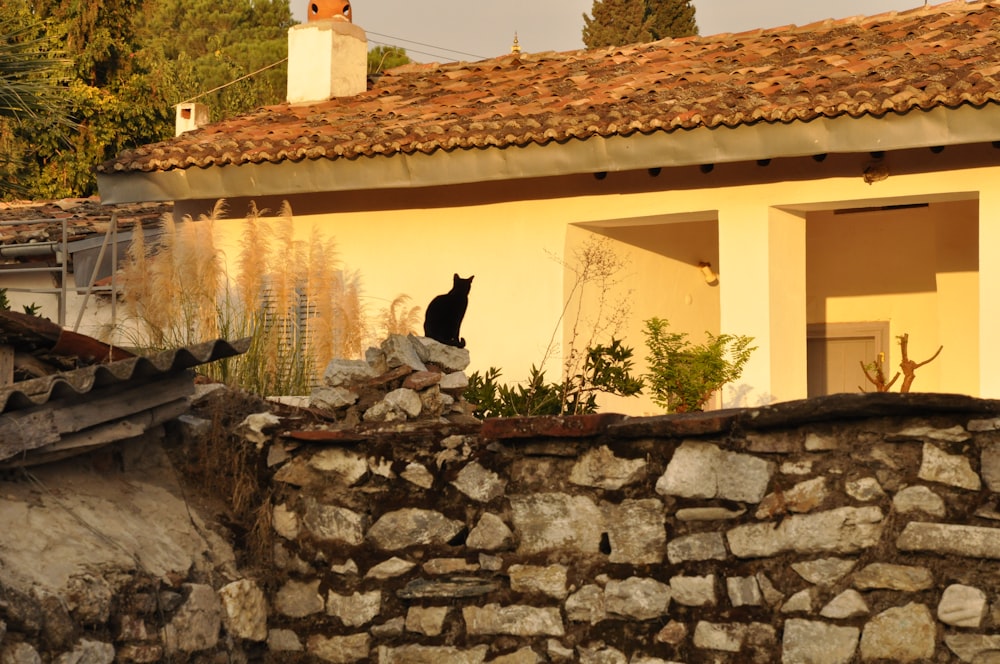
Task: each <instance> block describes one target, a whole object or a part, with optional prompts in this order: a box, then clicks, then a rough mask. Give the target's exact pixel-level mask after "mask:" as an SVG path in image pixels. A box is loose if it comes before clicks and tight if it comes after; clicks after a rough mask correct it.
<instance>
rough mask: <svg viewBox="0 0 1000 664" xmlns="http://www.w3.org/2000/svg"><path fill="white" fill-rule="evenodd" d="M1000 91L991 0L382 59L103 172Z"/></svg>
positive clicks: (827, 112) (703, 123)
mask: <svg viewBox="0 0 1000 664" xmlns="http://www.w3.org/2000/svg"><path fill="white" fill-rule="evenodd" d="M998 102H1000V0H996V1H991V2H974V3H965V2H962V1H961V0H959V1H957V2H949V3H945V4H942V5H937V6H933V7H928V8H924V7H920V8H917V9H913V10H909V11H905V12H890V13H886V14H882V15H879V16H875V17H853V18H847V19H841V20H826V21H820V22H817V23H812V24H809V25H805V26H801V27H796V26H783V27H779V28H773V29H769V30H753V31H749V32H744V33H740V34H736V35H734V34H724V35H716V36H711V37H688V38H683V39H674V40H664V41H661V42H655V43H652V44H638V45H633V46H625V47H612V48H605V49H595V50H584V51H571V52H565V53H553V52H548V53H538V54H527V53H520V54H518V55H517V56H512V55H508V56H503V57H499V58H494V59H491V60H484V61H481V62H472V63H452V64H424V65H421V64H415V65H407V66H404V67H399V68H397V69H393V70H390V71H388V72H386V73H385V74H384V75H382V76H381V77H379V78H378V79H377V80H375V81H374V82H373V83H372V84H371V85H370V86H369V90H368V91H367V92H365V93H363V94H360V95H357V96H355V97H350V98H340V99H331V100H329V101H325V102H320V103H314V104H306V105H298V106H290V105H288V104H281V105H277V106H271V107H267V108H262V109H259V110H258V111H256V112H254V113H251V114H249V115H246V116H243V117H238V118H233V119H230V120H227V121H224V122H220V123H216V124H213V125H209V126H207V127H204V128H202V129H200V130H196V131H193V132H189V133H186V134H183V135H182V136H180V137H177V138H174V139H171V140H169V141H166V142H163V143H158V144H154V145H147V146H142V147H139V148H136V149H134V150H128V151H125V152H123V153H121V154H120V155H119V156H118V157H117V158H116V159H113V160H110V161H108V162H105V163H104V164H102V165H101V166H100V167H99V171H100V172H102V173H123V172H129V171H141V172H149V171H156V170H169V169H183V168H189V167H192V166H197V167H208V166H213V165H219V166H221V165H227V164H248V163H264V162H272V163H278V162H282V161H286V160H287V161H300V160H303V159H339V158H355V157H358V156H365V155H368V156H371V155H391V154H395V153H416V152H422V153H433V152H435V151H437V150H453V149H468V148H473V147H482V146H497V147H506V146H513V145H527V144H531V143H536V144H546V143H549V142H552V141H566V140H568V139H572V138H576V139H586V138H589V137H591V136H604V137H610V136H614V135H627V134H631V133H634V132H643V133H651V132H655V131H668V132H669V131H674V130H676V129H695V128H698V127H716V126H722V125H725V126H729V127H736V126H739V125H744V124H752V123H756V122H792V121H797V120H801V121H809V120H812V119H815V118H818V117H827V118H834V117H839V116H850V117H859V116H862V115H866V114H868V115H875V116H881V115H884V114H886V113H905V112H907V111H910V110H913V109H929V108H933V107H937V106H942V107H948V108H954V107H957V106H961V105H963V104H972V105H977V106H978V105H983V104H989V103H998Z"/></svg>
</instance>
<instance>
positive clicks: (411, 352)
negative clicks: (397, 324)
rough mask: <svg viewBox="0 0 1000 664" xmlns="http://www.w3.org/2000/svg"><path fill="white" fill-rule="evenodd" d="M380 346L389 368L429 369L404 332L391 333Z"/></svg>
mask: <svg viewBox="0 0 1000 664" xmlns="http://www.w3.org/2000/svg"><path fill="white" fill-rule="evenodd" d="M379 348H380V350H381V351H382V353H383V355H384V356H385V365H386V367H388V368H389V369H395V368H396V367H410V368H411V369H413V370H414V371H427V367H426V366H424V363H423V362H421V361H420V355H419V354H418V353H417V349H416V348H415V347H414V346H413V344H412V343H411V342H410V339H409V338H408V337H405V336H403V335H402V334H390V335H389V336H388V338H387V339H386V340H385V341H383V342H382V345H381V346H380V347H379Z"/></svg>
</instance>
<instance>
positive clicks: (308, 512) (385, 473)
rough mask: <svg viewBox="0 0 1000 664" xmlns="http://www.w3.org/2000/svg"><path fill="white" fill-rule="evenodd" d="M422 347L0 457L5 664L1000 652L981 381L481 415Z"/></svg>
mask: <svg viewBox="0 0 1000 664" xmlns="http://www.w3.org/2000/svg"><path fill="white" fill-rule="evenodd" d="M439 346H440V345H435V344H428V343H427V342H426V340H420V339H418V338H415V337H413V338H406V337H396V338H392V339H389V340H387V342H386V343H385V344H383V345H382V347H381V348H380V349H377V350H374V351H371V352H370V353H369V355H368V358H367V361H365V362H338V363H334V364H333V365H331V367H330V368H329V370H328V371H327V375H326V377H325V381H326V384H325V385H324V387H323V388H321V389H320V390H318V391H317V393H316V394H314V395H313V399H312V401H311V407H310V409H309V410H301V409H299V410H296V409H289V408H286V407H279V406H271V407H267V406H265V405H264V404H263V403H262V402H259V401H256V400H252V399H251V400H248V399H247V398H246V395H238V394H236V393H229V392H228V391H226V390H218V391H216V392H215V393H213V396H212V397H210V399H219V400H221V401H223V402H224V403H226V404H227V405H228V407H229V408H228V410H227V411H225V412H228V413H229V415H227V417H229V419H228V420H227V419H221V420H220V419H219V417H218V413H220V412H223V411H221V410H212V409H207V407H206V408H201V407H199V408H196V409H195V411H194V412H192V414H191V415H190V416H187V417H185V418H184V422H183V425H182V426H180V428H179V433H180V435H181V440H180V442H179V443H174V444H171V445H168V446H167V451H168V452H169V453H170V454H169V456H170V459H172V460H174V463H173V466H171V464H170V463H169V460H168V459H166V457H167V456H168V455H167V454H164V451H163V448H161V447H160V446H159V443H155V444H154V443H152V442H151V443H149V444H147V445H146V446H145V447H143V446H139V445H134V444H133V445H127V446H122V447H119V448H111V449H109V450H105V451H102V452H95V453H92V455H90V456H89V457H80V458H77V459H73V460H70V461H66V462H63V463H62V464H61V465H52V466H48V467H45V468H42V469H38V470H35V471H32V472H31V473H18V472H14V471H12V473H13V474H11V475H9V476H7V477H0V495H2V496H3V500H2V501H0V526H2V527H3V529H4V532H6V533H8V536H7V537H5V538H3V539H2V540H0V664H39V663H41V662H56V663H57V664H112V662H158V661H169V662H177V663H185V662H191V663H195V664H201V663H209V662H211V663H215V662H246V663H250V662H269V663H270V662H274V663H282V664H285V663H290V664H296V663H300V662H301V663H323V662H332V663H353V662H370V663H378V664H397V663H398V664H422V663H432V664H466V663H479V662H483V663H495V664H522V663H523V664H528V663H534V662H583V663H588V664H617V663H627V664H661V663H663V662H684V663H687V664H697V663H701V662H712V663H716V662H725V663H730V662H731V663H743V662H761V663H764V662H782V663H786V664H793V663H812V664H835V663H840V662H843V663H847V662H975V663H977V664H988V663H990V662H1000V507H998V500H1000V402H997V401H986V400H978V399H972V398H968V397H963V396H959V395H932V394H906V395H900V394H856V395H835V396H831V397H825V398H821V399H812V400H806V401H799V402H790V403H784V404H776V405H773V406H768V407H763V408H757V409H740V410H729V411H715V412H709V413H699V414H689V415H679V416H661V417H647V418H625V417H623V416H620V415H611V414H602V415H593V416H581V417H570V418H550V417H542V418H508V419H499V420H487V421H485V422H480V421H478V420H476V419H475V418H473V417H472V416H471V408H470V406H469V404H467V403H465V402H464V401H463V399H462V397H461V393H462V390H463V389H464V387H465V385H466V379H465V376H464V373H463V370H464V368H465V366H467V364H468V356H467V353H466V352H465V351H464V349H450V348H442V347H439ZM227 395H228V396H227ZM206 403H207V401H206ZM236 403H238V404H240V407H239V408H236V407H235V406H234V404H236ZM203 405H205V404H203ZM216 405H218V404H216ZM261 410H265V411H266V412H259V411H261ZM213 413H215V414H213ZM247 413H252V414H251V415H250V416H249V417H245V415H246V414H247ZM244 417H245V419H244ZM220 422H221V424H220ZM240 422H242V424H240ZM210 449H211V450H215V451H216V452H219V453H220V455H221V456H220V457H219V458H225V456H226V455H225V453H226V452H227V450H228V451H233V450H235V451H238V452H239V453H238V454H235V455H233V457H232V459H233V460H235V461H239V463H240V464H244V463H245V460H246V459H251V460H252V461H251V465H253V464H254V463H255V464H256V467H255V468H253V474H254V477H255V480H254V481H255V482H259V483H260V484H259V485H257V486H259V487H261V491H259V495H257V496H256V497H257V499H258V500H259V501H261V504H262V508H261V509H259V510H258V509H257V508H254V514H256V515H257V516H255V517H254V519H255V522H254V523H231V522H228V521H226V520H225V519H223V518H220V517H219V516H217V514H220V513H221V512H224V508H220V507H218V506H216V504H214V503H213V502H212V500H211V498H212V495H211V491H207V492H205V493H204V495H201V494H200V492H199V489H211V488H212V487H211V486H201V487H199V486H198V484H199V483H200V484H203V485H211V484H213V482H212V479H211V477H208V478H207V479H198V480H192V479H191V478H188V480H187V483H186V484H184V483H183V482H181V483H180V484H179V483H178V482H179V481H180V480H183V475H184V465H183V463H200V462H198V461H197V459H199V458H200V457H198V456H197V454H195V452H196V451H197V450H201V452H202V453H203V452H205V451H207V450H210ZM233 467H235V466H226V465H225V464H221V465H219V466H218V469H219V470H218V472H220V473H225V472H231V471H229V470H227V468H233ZM202 477H203V478H204V476H202ZM181 484H183V486H181ZM219 486H223V483H221V482H220V483H219ZM216 497H218V496H216ZM213 524H216V526H215V527H213ZM219 524H221V525H223V526H225V527H222V528H220V527H218V525H219ZM219 534H221V535H222V537H219ZM262 534H263V537H261V535H262ZM251 541H253V542H256V543H257V544H256V545H253V546H251V545H250V542H251ZM230 547H231V548H230ZM261 552H263V553H261Z"/></svg>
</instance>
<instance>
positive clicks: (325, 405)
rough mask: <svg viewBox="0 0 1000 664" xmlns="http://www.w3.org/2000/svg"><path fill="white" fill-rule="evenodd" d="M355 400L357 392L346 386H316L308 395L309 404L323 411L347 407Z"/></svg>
mask: <svg viewBox="0 0 1000 664" xmlns="http://www.w3.org/2000/svg"><path fill="white" fill-rule="evenodd" d="M357 401H358V393H357V392H354V391H353V390H349V389H347V388H346V387H317V388H316V389H315V390H313V391H312V394H310V395H309V406H310V407H312V408H318V409H319V410H325V411H336V410H339V409H340V408H347V407H348V406H353V405H354V404H355V403H357Z"/></svg>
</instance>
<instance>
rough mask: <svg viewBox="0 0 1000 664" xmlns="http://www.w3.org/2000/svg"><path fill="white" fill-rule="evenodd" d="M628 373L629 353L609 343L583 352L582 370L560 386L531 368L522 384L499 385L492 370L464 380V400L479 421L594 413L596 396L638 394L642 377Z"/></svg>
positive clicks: (614, 341)
mask: <svg viewBox="0 0 1000 664" xmlns="http://www.w3.org/2000/svg"><path fill="white" fill-rule="evenodd" d="M631 371H632V349H631V348H629V347H627V346H624V345H623V344H622V342H621V341H619V340H618V339H612V340H611V343H610V344H609V345H607V346H604V345H600V344H598V345H597V346H594V347H593V348H588V349H587V352H586V357H585V359H584V362H583V368H582V370H581V372H580V373H578V374H576V375H575V376H572V377H567V378H566V379H565V380H564V381H563V382H561V383H546V382H545V372H544V371H542V370H541V369H539V368H538V367H535V366H532V367H531V374H530V376H529V377H528V380H527V382H526V383H524V384H518V385H504V384H502V383H499V382H498V381H497V379H498V378H500V370H499V369H497V368H496V367H491V368H490V369H489V370H487V371H486V373H485V374H483V375H480V374H479V372H478V371H477V372H474V373H473V374H472V375H471V376H469V387H468V389H467V390H466V392H465V398H466V400H468V401H469V402H470V403H473V404H475V405H476V406H477V409H478V411H479V415H480V416H481V417H513V416H518V415H521V416H524V415H581V414H586V413H594V412H597V394H598V393H605V394H614V395H618V396H625V397H630V396H635V395H637V394H639V393H640V392H641V391H642V386H643V384H642V379H641V378H637V377H635V376H633V375H632V374H631V373H630V372H631Z"/></svg>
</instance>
